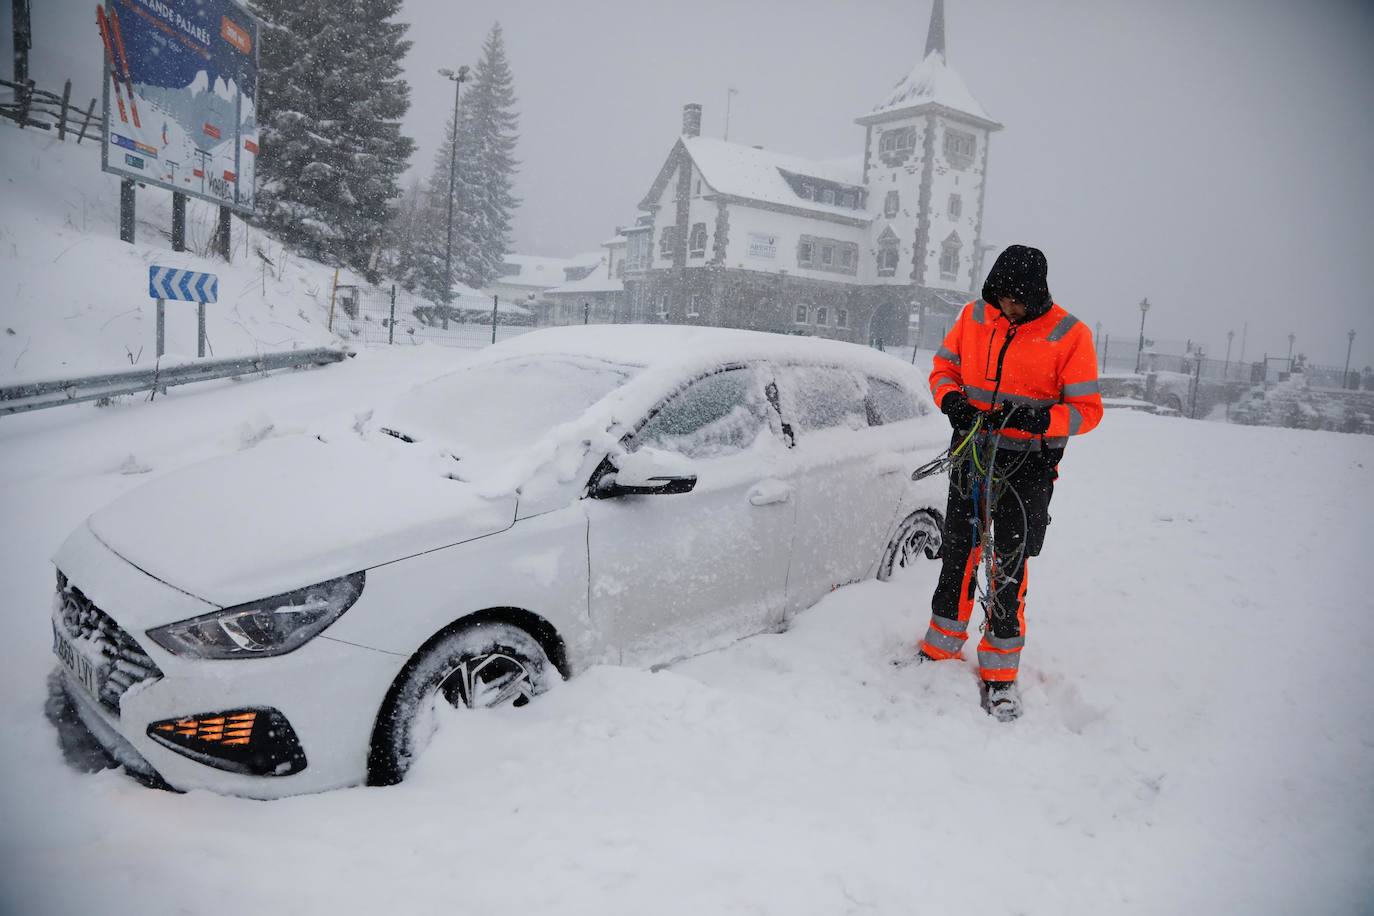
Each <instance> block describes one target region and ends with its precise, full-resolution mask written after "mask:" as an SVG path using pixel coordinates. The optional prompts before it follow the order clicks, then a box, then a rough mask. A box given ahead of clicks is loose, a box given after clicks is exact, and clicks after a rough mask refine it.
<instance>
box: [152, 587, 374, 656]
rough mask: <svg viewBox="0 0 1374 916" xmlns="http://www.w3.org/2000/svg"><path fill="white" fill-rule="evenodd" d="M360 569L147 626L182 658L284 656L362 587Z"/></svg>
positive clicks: (156, 639)
mask: <svg viewBox="0 0 1374 916" xmlns="http://www.w3.org/2000/svg"><path fill="white" fill-rule="evenodd" d="M363 581H364V576H363V574H362V573H360V572H356V573H353V574H352V575H348V576H343V577H342V578H339V579H330V580H329V581H328V582H321V583H320V584H318V585H310V586H307V587H306V588H301V589H297V590H296V591H294V592H287V593H286V594H284V595H276V596H274V597H271V598H263V599H262V600H261V601H250V602H249V603H248V604H240V605H238V606H236V607H231V608H225V609H224V610H222V611H215V612H214V613H213V614H203V615H201V616H200V617H192V618H191V619H190V620H183V621H181V622H180V623H169V624H168V625H167V626H165V627H157V628H156V629H153V630H149V631H148V635H149V636H150V637H151V638H152V639H153V641H154V642H156V643H157V644H158V645H159V646H161V647H162V648H164V649H166V650H167V651H168V652H171V653H172V654H173V655H181V656H184V657H187V658H266V657H268V656H271V655H285V654H286V653H287V652H293V651H295V650H296V649H299V648H300V647H301V646H303V645H305V644H306V643H307V642H309V641H310V640H312V639H314V638H315V637H316V636H318V635H319V634H320V633H321V632H322V631H323V630H324V628H325V627H327V626H329V625H330V624H331V623H333V622H334V621H336V620H338V619H339V616H340V615H341V614H343V612H344V611H346V610H348V609H349V608H350V607H352V606H353V602H355V601H357V600H358V596H359V595H361V594H362V592H363Z"/></svg>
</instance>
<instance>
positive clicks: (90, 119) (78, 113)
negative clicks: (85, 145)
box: [0, 79, 103, 143]
mask: <svg viewBox="0 0 1374 916" xmlns="http://www.w3.org/2000/svg"><path fill="white" fill-rule="evenodd" d="M0 88H4V89H8V90H10V91H11V92H12V93H14V97H13V98H12V99H0V117H3V118H9V119H10V120H11V121H17V122H18V123H19V126H20V127H37V128H39V129H41V130H56V131H57V137H58V139H59V140H65V139H67V134H69V133H73V134H76V142H77V143H80V142H81V141H82V140H84V139H85V138H87V137H90V138H92V139H93V140H97V141H99V140H101V139H103V137H102V136H101V124H100V118H97V117H96V116H95V107H96V104H97V101H98V100H96V99H91V103H90V104H89V105H87V106H86V109H85V110H84V111H83V110H82V109H80V108H77V107H76V106H75V105H72V104H71V97H72V81H71V80H67V82H66V83H65V84H64V85H63V86H62V93H61V94H60V95H59V94H58V93H56V92H49V91H48V90H46V89H39V88H37V87H35V86H34V84H33V80H29V81H28V82H27V83H12V82H10V81H9V80H4V79H0Z"/></svg>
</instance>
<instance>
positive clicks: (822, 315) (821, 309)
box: [816, 305, 830, 327]
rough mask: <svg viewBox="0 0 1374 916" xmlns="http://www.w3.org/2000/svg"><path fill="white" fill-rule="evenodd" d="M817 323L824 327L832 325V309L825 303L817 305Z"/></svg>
mask: <svg viewBox="0 0 1374 916" xmlns="http://www.w3.org/2000/svg"><path fill="white" fill-rule="evenodd" d="M816 324H818V325H821V326H822V327H828V326H829V325H830V310H829V309H828V308H826V307H825V306H823V305H818V306H816Z"/></svg>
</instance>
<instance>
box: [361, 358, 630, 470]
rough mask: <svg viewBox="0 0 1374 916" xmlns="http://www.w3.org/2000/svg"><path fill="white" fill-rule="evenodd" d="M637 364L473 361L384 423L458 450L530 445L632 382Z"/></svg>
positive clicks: (418, 392) (412, 396)
mask: <svg viewBox="0 0 1374 916" xmlns="http://www.w3.org/2000/svg"><path fill="white" fill-rule="evenodd" d="M638 371H639V370H638V367H635V366H625V365H619V364H616V363H607V362H601V361H598V360H590V359H580V358H576V357H563V356H553V357H550V356H544V357H538V358H531V357H521V358H517V359H509V360H503V361H501V362H496V363H487V364H484V365H480V366H474V367H472V368H471V369H466V370H462V371H459V372H454V373H451V374H449V375H445V376H443V377H442V378H437V379H435V380H433V381H431V382H427V383H425V384H423V385H420V386H418V387H417V388H414V389H412V390H411V391H410V392H409V394H407V395H406V396H405V397H404V398H403V399H402V400H401V401H400V402H399V403H398V404H397V405H396V406H395V408H394V409H393V410H392V411H391V412H390V413H388V415H387V416H386V418H385V419H384V420H383V421H382V425H383V426H384V427H388V428H390V429H393V430H395V433H400V434H403V435H406V436H413V437H415V438H416V439H423V438H425V437H426V436H427V435H430V434H433V435H436V436H440V437H442V438H443V439H445V440H447V441H448V442H450V443H452V444H453V445H454V446H456V447H457V448H458V450H459V452H460V453H461V452H468V451H505V450H509V449H518V448H520V447H521V446H525V445H528V444H530V443H532V442H534V441H535V440H536V439H538V438H539V437H540V436H541V435H543V434H544V433H546V432H547V431H548V430H549V429H550V428H552V427H554V426H557V425H559V424H560V423H567V422H569V421H570V420H574V419H576V418H577V417H579V416H581V414H582V413H583V412H584V411H586V410H587V408H588V407H591V406H592V405H593V404H595V403H596V402H597V401H599V400H601V399H602V398H603V397H605V396H606V395H608V394H610V393H611V392H612V391H614V390H615V389H616V388H619V387H620V386H621V385H623V384H625V383H626V382H627V381H629V380H630V379H631V378H632V377H633V376H634V374H635V373H636V372H638Z"/></svg>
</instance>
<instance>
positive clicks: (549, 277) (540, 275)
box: [492, 253, 600, 289]
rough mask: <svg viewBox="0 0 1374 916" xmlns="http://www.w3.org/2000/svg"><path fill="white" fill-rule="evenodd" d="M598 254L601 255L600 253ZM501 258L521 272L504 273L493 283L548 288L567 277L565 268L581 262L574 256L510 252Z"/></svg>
mask: <svg viewBox="0 0 1374 916" xmlns="http://www.w3.org/2000/svg"><path fill="white" fill-rule="evenodd" d="M597 256H598V257H600V254H599V253H598V255H597ZM501 260H502V262H503V263H505V264H510V265H514V266H516V267H518V268H520V272H519V273H515V274H509V275H505V274H503V275H502V276H499V277H497V278H496V279H495V280H493V281H492V283H493V285H496V284H501V285H504V286H529V287H534V288H536V289H548V288H549V287H550V286H557V285H559V284H560V283H562V282H563V281H564V280H565V279H567V275H566V274H564V273H563V271H564V269H565V268H568V267H573V266H576V265H577V264H578V263H579V262H577V261H574V260H573V259H572V258H545V257H539V256H538V255H532V254H508V255H506V256H505V257H504V258H502V259H501Z"/></svg>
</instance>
